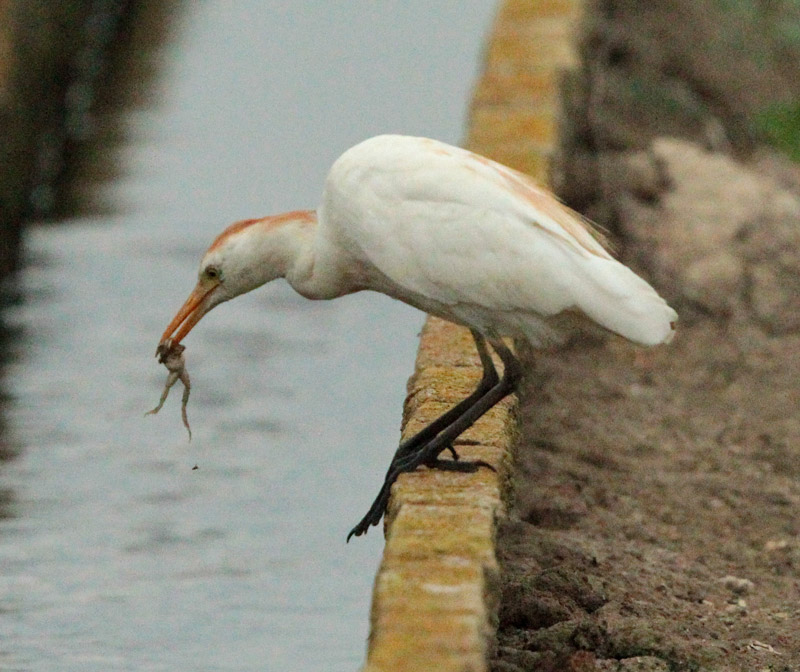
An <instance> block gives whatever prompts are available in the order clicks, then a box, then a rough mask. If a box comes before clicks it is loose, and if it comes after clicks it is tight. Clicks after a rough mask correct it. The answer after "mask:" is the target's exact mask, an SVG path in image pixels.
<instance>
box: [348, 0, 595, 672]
mask: <svg viewBox="0 0 800 672" xmlns="http://www.w3.org/2000/svg"><path fill="white" fill-rule="evenodd" d="M583 5H584V2H583V0H540V1H539V2H535V3H532V2H529V1H527V0H502V2H501V3H500V7H499V8H498V13H497V17H496V19H495V22H494V25H493V27H492V30H491V33H490V35H489V38H488V41H487V46H486V49H485V58H484V61H485V62H484V72H483V74H482V76H481V78H480V80H479V82H478V83H477V86H476V88H475V92H474V96H473V100H472V105H471V108H470V120H469V125H468V129H467V137H466V141H465V146H466V147H467V148H469V149H471V150H473V151H476V152H478V153H480V154H483V155H485V156H489V157H491V158H493V159H496V160H498V161H500V162H502V163H505V164H507V165H509V166H512V167H514V168H516V169H518V170H521V171H524V172H527V173H529V174H531V175H533V176H534V177H536V178H537V179H539V180H540V181H541V182H544V183H548V182H549V181H550V172H551V170H550V168H551V161H552V158H553V153H554V151H555V147H556V145H557V141H556V138H557V134H558V126H559V117H560V114H559V110H560V107H561V103H560V93H559V91H560V86H559V83H560V80H561V78H562V77H563V75H564V73H565V71H567V70H569V69H572V68H576V67H577V65H578V56H577V44H576V42H577V33H578V31H577V28H578V23H579V21H580V19H581V15H582V10H583ZM480 375H481V369H480V365H479V360H478V357H477V354H476V352H475V349H474V346H473V344H472V338H471V336H470V335H469V332H468V331H467V330H466V329H462V328H459V327H456V326H454V325H451V324H448V323H446V322H443V321H441V320H437V319H435V318H429V319H428V321H427V323H426V325H425V327H424V329H423V333H422V338H421V342H420V348H419V352H418V356H417V362H416V369H415V372H414V374H413V376H412V377H411V379H410V380H409V384H408V396H407V398H406V404H405V410H404V420H403V436H404V437H408V436H411V435H413V433H414V432H416V431H418V430H419V429H420V428H421V427H423V426H424V425H425V424H427V423H428V422H430V421H431V420H432V419H434V418H435V417H436V416H437V415H439V414H441V413H442V412H444V411H445V410H446V409H447V408H449V407H450V406H452V405H453V404H454V403H456V402H457V401H460V400H461V399H463V398H464V397H465V396H466V395H467V394H469V392H470V391H471V390H472V389H473V388H474V386H475V384H476V383H477V381H478V380H479V379H480ZM515 403H516V402H515V400H514V399H511V400H508V401H506V402H503V404H501V405H499V406H498V407H496V408H495V409H493V411H492V412H491V413H489V414H487V416H486V417H484V418H483V419H481V421H479V422H478V423H476V425H475V427H473V428H472V429H471V430H469V431H468V432H466V433H465V434H464V435H463V437H462V439H464V440H465V445H460V446H457V448H458V450H459V453H460V455H462V456H463V457H464V458H466V459H482V460H485V461H486V462H489V463H490V464H492V465H494V466H495V468H496V469H497V472H496V473H492V472H491V471H489V470H487V469H481V470H479V471H478V472H477V473H475V474H457V473H456V474H453V473H446V472H437V471H429V470H420V471H418V472H415V473H412V474H406V475H403V476H402V477H401V478H400V479H399V480H398V482H397V484H396V485H395V487H394V488H393V491H392V499H391V502H390V504H389V512H388V515H387V522H386V526H385V534H386V547H385V550H384V554H383V560H382V562H381V566H380V568H379V570H378V574H377V576H376V579H375V587H374V591H373V601H372V610H371V615H370V623H371V629H370V637H369V644H368V651H367V660H366V664H365V666H364V668H363V669H364V670H365V671H367V672H378V671H385V672H389V671H390V670H391V671H392V672H402V671H403V670H423V669H427V670H437V671H445V670H454V671H455V670H458V671H465V670H470V671H475V672H478V671H481V670H486V669H487V668H488V663H487V658H488V656H489V654H490V653H491V651H492V649H493V646H494V637H495V631H496V622H497V607H498V603H499V594H498V571H499V570H498V565H497V558H496V555H495V546H494V542H495V529H496V521H497V519H498V518H499V517H502V516H503V515H504V514H505V504H504V502H506V501H508V498H509V494H510V487H509V483H510V477H511V465H512V461H513V445H514V435H515V432H516V423H515V417H514V409H515Z"/></svg>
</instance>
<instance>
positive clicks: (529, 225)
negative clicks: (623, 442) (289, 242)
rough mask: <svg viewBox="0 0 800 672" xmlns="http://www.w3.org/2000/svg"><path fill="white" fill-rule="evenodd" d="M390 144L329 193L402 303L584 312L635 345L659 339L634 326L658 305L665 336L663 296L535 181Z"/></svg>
mask: <svg viewBox="0 0 800 672" xmlns="http://www.w3.org/2000/svg"><path fill="white" fill-rule="evenodd" d="M390 137H391V138H392V140H391V141H389V142H388V143H387V144H384V145H383V146H378V147H374V148H368V149H370V150H371V152H372V153H371V154H370V152H367V156H357V157H355V158H356V159H357V160H355V161H353V163H352V164H351V166H350V170H343V171H341V172H340V174H339V175H338V177H337V175H336V173H335V172H334V171H332V174H333V176H334V177H336V178H337V179H336V180H335V181H336V183H337V184H335V185H331V184H329V185H328V186H329V189H328V192H330V193H329V196H331V201H332V203H331V205H332V206H333V207H334V209H335V210H336V211H339V212H341V211H343V210H349V212H347V213H346V216H347V222H348V223H347V231H346V235H348V237H349V244H350V246H351V247H352V248H353V249H356V248H357V250H358V252H359V254H360V255H361V256H362V257H363V258H364V259H365V260H367V261H368V262H369V263H371V264H372V265H373V266H374V267H376V268H377V269H378V270H379V271H380V272H381V273H383V274H384V275H386V276H387V277H388V278H390V279H391V281H392V282H393V283H395V285H396V286H397V288H398V290H399V291H398V298H404V297H403V296H402V295H401V294H402V291H403V290H405V291H409V292H413V293H415V294H416V295H419V296H423V297H426V298H429V299H431V300H433V301H436V302H438V303H443V304H447V305H461V306H470V305H472V306H478V307H480V308H481V309H483V311H484V313H485V312H486V311H497V312H498V313H499V312H503V311H505V312H513V311H526V312H529V313H531V314H536V315H539V316H545V317H546V316H551V315H555V314H557V313H559V312H561V311H564V310H567V309H578V310H580V311H582V312H584V313H585V314H587V315H588V316H589V317H591V318H592V319H594V320H595V321H597V322H599V323H600V324H602V325H603V326H605V327H606V328H609V329H611V330H613V331H617V332H618V333H622V335H624V336H627V337H629V338H633V340H639V341H646V340H653V339H654V338H656V336H648V335H647V334H645V335H644V336H643V335H641V334H640V333H639V332H640V331H641V329H640V327H639V326H637V324H636V323H637V322H639V321H641V320H642V319H643V318H642V316H643V314H644V315H645V317H646V315H647V313H648V311H650V310H651V308H652V306H657V307H658V311H657V312H659V317H658V318H657V320H656V321H657V322H658V324H657V325H656V326H655V327H653V329H655V331H659V329H661V330H663V327H664V324H665V318H666V316H667V313H666V312H665V311H664V310H663V309H662V308H661V306H662V305H663V306H666V304H665V303H664V302H663V300H662V299H661V298H660V297H659V296H658V295H657V294H656V292H655V291H654V290H653V289H652V288H651V287H650V286H649V285H648V284H647V283H646V282H645V281H644V280H642V279H641V278H639V277H638V276H636V275H635V274H634V273H633V272H632V271H630V270H629V269H628V268H626V267H625V266H623V265H622V264H620V263H619V262H617V261H615V260H614V259H613V258H612V257H611V256H610V255H609V254H608V252H607V251H606V249H605V247H604V246H603V244H602V243H601V242H600V240H599V239H598V238H597V237H596V236H595V235H594V234H593V232H592V231H591V229H590V228H589V227H588V226H587V224H586V223H585V221H584V220H582V219H581V218H580V217H579V216H578V215H576V214H574V213H573V212H572V211H571V210H569V209H568V208H566V207H565V206H564V205H562V204H561V203H559V202H558V200H556V199H555V198H554V197H553V196H552V195H550V194H549V193H547V192H546V191H545V190H543V189H541V188H540V187H539V186H538V185H536V184H535V183H534V182H533V181H532V180H531V179H530V178H527V177H526V176H524V175H522V174H521V173H517V172H516V171H512V170H511V169H509V168H506V167H505V166H501V165H500V164H497V163H494V162H492V161H490V160H488V159H485V158H483V157H480V156H477V155H475V154H472V153H470V152H467V151H466V150H462V149H459V148H455V147H450V146H449V145H444V144H442V143H438V142H435V141H432V140H426V139H419V138H412V139H404V138H396V136H390ZM409 141H410V142H409ZM357 147H358V146H357ZM345 156H346V155H345ZM334 168H336V166H335V167H334ZM345 168H347V166H345ZM339 191H341V193H340V194H338V198H337V196H336V195H334V193H333V192H339ZM642 306H644V307H642ZM666 309H667V311H669V314H671V315H674V312H672V311H671V309H669V308H668V307H666ZM673 319H674V317H673ZM645 321H647V320H645ZM668 321H669V320H667V323H668ZM659 333H660V332H659Z"/></svg>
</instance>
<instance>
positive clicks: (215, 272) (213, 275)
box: [203, 266, 220, 280]
mask: <svg viewBox="0 0 800 672" xmlns="http://www.w3.org/2000/svg"><path fill="white" fill-rule="evenodd" d="M203 273H204V275H205V276H206V278H207V279H209V280H219V277H220V272H219V269H218V268H217V267H216V266H207V267H206V269H205V271H204V272H203Z"/></svg>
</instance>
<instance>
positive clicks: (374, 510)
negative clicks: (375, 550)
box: [347, 476, 397, 541]
mask: <svg viewBox="0 0 800 672" xmlns="http://www.w3.org/2000/svg"><path fill="white" fill-rule="evenodd" d="M396 479H397V476H395V477H394V478H393V479H392V480H391V481H390V480H389V476H387V477H386V481H384V483H383V487H382V488H381V491H380V492H379V493H378V496H377V497H376V498H375V501H374V502H372V506H371V507H369V511H367V515H365V516H364V517H363V518H362V519H361V520H360V521H359V522H358V525H356V526H355V527H354V528H353V529H352V530H350V532H349V533H348V535H347V541H350V538H351V537H360V536H361V535H362V534H366V533H367V531H368V530H369V528H370V527H372V526H373V525H377V524H378V523H380V522H381V518H383V514H384V513H386V507H387V506H388V504H389V494H390V493H391V490H392V483H394V481H395V480H396Z"/></svg>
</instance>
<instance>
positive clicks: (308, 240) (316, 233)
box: [269, 210, 349, 299]
mask: <svg viewBox="0 0 800 672" xmlns="http://www.w3.org/2000/svg"><path fill="white" fill-rule="evenodd" d="M273 220H274V221H275V220H277V222H276V224H275V225H274V228H272V230H271V231H270V232H269V236H270V239H271V240H270V248H271V252H272V254H273V255H275V256H276V257H277V258H274V257H273V264H275V266H277V267H279V268H280V275H281V276H282V277H284V278H286V280H287V281H288V282H289V284H290V285H291V286H292V288H293V289H294V290H295V291H296V292H298V293H299V294H302V295H303V296H304V297H306V298H308V299H332V298H334V297H337V296H341V295H342V294H345V293H347V291H349V290H348V289H345V288H344V287H342V286H341V282H340V275H341V274H340V273H339V270H338V268H333V267H331V264H330V259H328V255H326V254H325V252H324V248H325V243H324V241H322V240H321V237H320V229H319V226H318V220H317V213H316V212H315V211H313V210H298V211H296V212H290V213H286V214H285V215H278V216H277V217H275V218H273Z"/></svg>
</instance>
